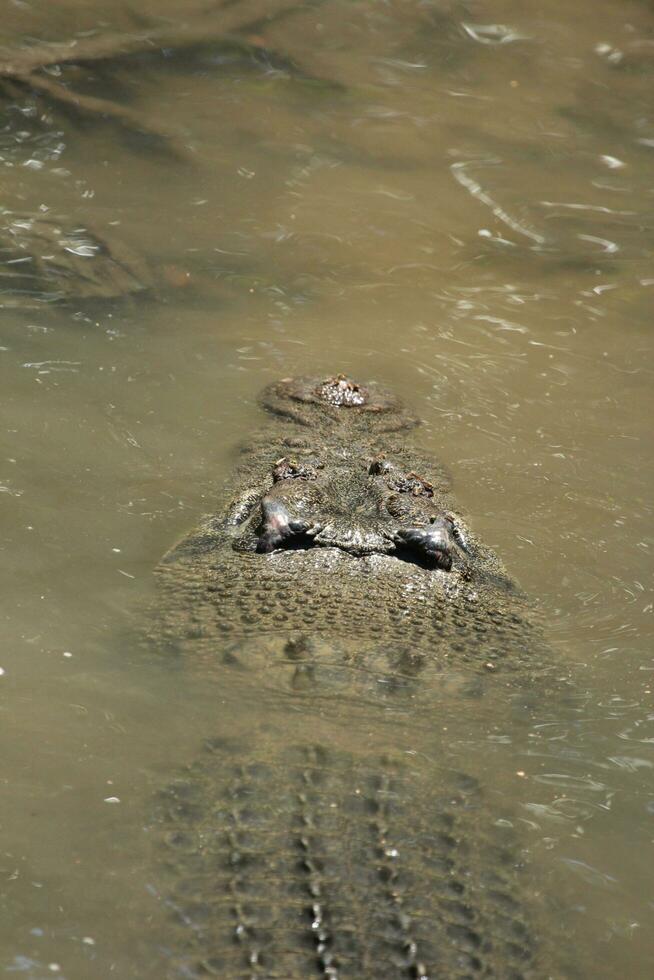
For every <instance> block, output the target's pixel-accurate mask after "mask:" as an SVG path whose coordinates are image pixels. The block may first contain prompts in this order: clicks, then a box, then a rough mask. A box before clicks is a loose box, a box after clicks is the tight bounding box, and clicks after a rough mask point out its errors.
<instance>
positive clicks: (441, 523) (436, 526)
mask: <svg viewBox="0 0 654 980" xmlns="http://www.w3.org/2000/svg"><path fill="white" fill-rule="evenodd" d="M394 541H395V545H396V548H397V557H398V558H403V559H404V560H405V561H413V562H416V563H417V564H424V565H425V566H426V567H427V568H440V569H442V570H443V571H446V572H449V571H450V569H451V568H452V551H453V544H454V540H453V536H452V527H451V524H450V522H449V521H448V520H447V519H446V518H443V517H439V518H435V519H434V520H433V521H432V522H431V523H430V524H429V525H428V526H427V527H405V528H400V530H399V531H397V532H396V533H395V535H394Z"/></svg>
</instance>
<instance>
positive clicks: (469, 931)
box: [152, 375, 570, 980]
mask: <svg viewBox="0 0 654 980" xmlns="http://www.w3.org/2000/svg"><path fill="white" fill-rule="evenodd" d="M261 401H262V404H263V407H264V408H265V410H266V411H267V413H268V422H267V423H266V425H264V427H263V428H262V430H261V432H260V433H259V434H258V435H257V436H255V438H254V439H253V440H252V441H251V442H250V443H249V444H248V445H245V446H243V447H242V450H241V454H240V459H239V461H238V463H237V465H236V467H235V470H234V476H233V478H232V481H231V482H230V483H229V485H228V486H227V488H226V490H225V493H224V503H223V505H222V506H221V507H220V508H219V509H218V512H217V513H216V514H212V515H210V516H208V517H207V518H205V519H204V520H203V521H202V522H201V523H200V525H199V527H198V528H197V529H196V530H195V531H193V532H192V533H191V534H190V535H189V536H187V537H186V538H185V539H183V540H182V541H181V542H180V543H179V544H178V545H177V546H175V547H174V548H173V549H172V551H171V552H170V553H169V554H168V555H166V556H165V558H164V559H163V560H162V562H161V564H160V565H159V567H158V569H157V579H158V597H157V616H156V625H155V626H153V627H152V638H153V639H154V641H155V642H156V644H157V647H158V648H160V649H162V650H166V651H167V652H168V654H169V655H170V656H174V657H177V658H179V660H178V662H179V663H180V664H181V665H182V666H183V668H184V669H185V670H187V669H188V670H191V671H193V672H194V673H195V674H196V675H197V676H198V677H200V678H202V679H203V680H206V681H207V683H208V684H214V685H215V690H216V692H217V694H218V695H220V698H221V702H220V703H221V704H222V705H225V704H227V703H228V702H229V701H230V699H231V701H232V703H233V704H235V705H236V709H235V711H234V712H233V717H232V719H231V720H227V716H225V719H224V720H223V726H222V730H221V731H220V734H219V735H216V736H215V737H212V738H209V739H207V740H206V742H205V745H204V748H203V751H202V752H201V754H200V756H199V757H198V758H197V759H196V760H195V761H194V762H193V763H191V764H190V765H189V766H188V767H187V768H186V769H185V770H183V771H182V772H180V773H178V775H177V777H176V778H175V780H174V781H173V782H172V783H171V784H170V785H168V786H166V787H165V788H164V789H163V790H162V791H161V792H160V794H159V797H158V803H157V809H156V817H155V819H154V820H153V824H152V830H153V838H154V839H155V841H156V842H157V843H156V846H157V849H158V853H159V854H160V856H161V857H162V862H163V864H162V866H163V867H164V868H166V869H167V871H166V876H167V878H166V880H167V881H168V882H172V883H173V884H171V885H168V886H166V887H167V888H168V891H165V890H164V891H162V892H161V894H166V895H167V897H166V899H165V904H166V905H167V907H169V908H170V909H171V910H172V912H173V917H174V919H175V921H176V923H177V928H176V929H175V930H174V932H173V933H172V935H173V936H174V937H175V938H174V940H172V941H171V943H170V945H169V946H168V947H167V955H168V956H169V960H170V976H171V977H201V976H219V977H222V978H236V977H239V978H240V977H243V978H246V977H247V978H250V977H266V978H286V980H291V978H297V980H300V978H302V980H309V978H312V977H330V978H343V980H345V978H353V980H354V978H356V980H373V978H375V980H377V978H382V977H388V978H395V977H397V978H400V977H413V978H422V980H428V978H431V980H433V978H435V977H446V978H458V977H475V976H484V977H489V976H495V977H503V978H507V977H515V978H518V977H524V978H527V977H531V978H536V977H554V976H559V975H560V974H559V973H557V972H556V969H555V968H554V966H553V960H552V958H551V950H550V952H546V948H549V944H548V943H545V942H544V941H543V939H542V937H541V936H540V935H538V930H534V928H533V926H532V925H531V924H530V923H531V922H532V921H533V915H532V916H531V918H530V912H529V908H530V907H532V908H536V907H537V906H538V908H539V909H540V908H541V907H540V905H539V902H540V898H537V895H536V893H537V891H538V889H536V888H534V887H532V886H530V883H529V880H528V879H529V875H528V872H527V870H526V865H525V860H524V851H523V849H521V844H520V841H519V839H518V838H517V837H515V820H513V819H511V818H510V816H509V817H505V816H503V815H502V812H501V811H500V810H499V809H498V808H497V806H496V805H495V803H492V802H491V797H492V795H493V794H492V793H490V794H489V788H488V787H485V786H484V781H483V765H481V766H479V767H478V768H479V769H480V772H472V771H471V767H470V766H468V768H467V769H466V765H467V762H468V760H467V759H466V760H465V765H463V766H462V765H461V764H460V763H461V759H459V758H458V755H457V754H456V752H453V750H452V744H453V743H454V742H455V741H456V737H455V731H456V726H457V725H459V729H458V732H459V734H460V733H461V732H462V731H465V730H466V729H467V728H468V726H470V725H471V724H473V719H475V718H476V717H478V716H479V715H480V713H481V714H483V712H484V711H487V712H488V711H490V712H493V711H496V710H497V708H498V705H499V706H500V707H501V708H502V709H503V710H504V709H506V708H507V705H511V703H512V698H513V695H514V694H515V693H516V692H518V693H517V699H518V701H521V702H522V701H523V700H524V698H523V694H524V692H525V691H527V690H529V689H531V688H532V687H534V686H535V684H536V682H537V685H538V692H539V694H538V696H539V697H542V696H543V693H544V692H545V691H546V690H547V689H548V684H549V683H550V682H549V680H548V678H549V676H550V675H549V670H550V668H549V666H548V664H549V663H550V661H551V658H550V656H549V654H548V649H547V645H546V643H545V640H544V639H543V631H542V628H541V625H540V622H539V619H538V617H537V615H536V613H535V612H534V609H533V606H532V604H531V603H530V602H529V600H528V599H527V598H526V597H525V596H524V595H523V593H522V592H521V591H520V590H519V588H518V587H517V586H516V585H515V584H514V583H513V581H512V580H511V579H510V577H509V575H508V574H507V572H506V569H505V568H504V566H503V564H502V563H501V561H500V559H499V558H498V557H497V555H495V553H494V552H493V551H492V550H491V549H490V548H488V547H487V546H486V545H485V544H483V543H482V541H480V540H479V538H478V537H477V536H476V535H475V534H474V532H473V531H472V530H471V529H470V527H469V526H468V523H467V520H466V519H465V517H464V516H463V514H462V513H461V511H460V510H459V508H458V507H457V506H456V504H455V501H454V499H453V497H452V491H451V481H450V478H449V475H448V473H447V471H446V469H445V468H444V467H443V466H442V465H441V464H440V463H438V462H436V461H434V460H433V459H431V458H430V457H429V456H427V455H423V454H422V453H421V452H420V450H419V449H418V448H417V447H416V446H415V445H411V444H409V443H408V441H407V440H408V438H409V437H410V435H411V430H413V429H414V428H415V427H416V426H417V425H418V424H419V423H418V420H417V419H416V418H415V417H414V416H413V415H412V414H411V413H410V412H409V411H408V410H407V409H406V408H405V407H404V406H403V405H402V404H401V402H400V401H399V400H398V399H397V398H396V397H395V396H394V395H393V394H392V393H390V392H388V391H386V390H385V389H383V388H382V387H380V386H378V385H377V384H375V383H372V382H371V383H369V384H365V385H364V384H359V383H357V382H355V381H353V380H351V379H350V378H348V377H345V376H344V375H335V376H333V377H328V378H285V379H283V380H281V381H278V382H276V383H273V384H271V385H270V386H269V387H268V388H266V389H265V390H264V392H263V395H262V398H261ZM521 692H522V693H521ZM443 721H445V722H447V724H442V722H443ZM371 726H372V727H371ZM443 729H445V732H443ZM472 768H474V767H472ZM498 795H499V794H498ZM541 913H542V909H541V911H537V912H536V916H540V915H541ZM566 975H570V974H566Z"/></svg>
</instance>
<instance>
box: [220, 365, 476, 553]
mask: <svg viewBox="0 0 654 980" xmlns="http://www.w3.org/2000/svg"><path fill="white" fill-rule="evenodd" d="M263 401H264V405H265V406H266V408H267V409H268V410H269V411H270V412H272V413H273V414H276V415H282V416H283V417H285V418H287V419H289V418H290V419H292V420H293V421H295V422H299V423H300V425H303V426H305V427H308V428H311V429H312V430H313V433H314V434H313V436H312V438H311V439H308V440H307V439H302V438H300V439H294V440H288V442H290V446H289V448H290V449H291V450H292V451H291V452H289V453H287V454H286V455H284V456H282V457H281V458H278V459H276V460H274V462H273V463H272V465H271V468H270V472H269V474H268V478H267V480H266V481H265V485H264V488H263V490H262V492H261V494H260V496H259V498H258V499H257V500H254V501H251V507H250V510H249V519H248V520H247V522H246V525H245V527H244V528H243V533H242V534H239V535H236V537H235V540H234V547H235V548H236V550H239V551H255V552H257V553H259V554H269V553H271V552H275V551H280V550H284V551H308V550H309V549H313V548H322V549H326V548H330V549H337V550H338V551H340V552H344V553H346V554H347V555H350V556H352V557H355V558H362V557H365V556H369V555H387V556H391V557H393V558H397V559H399V560H402V561H406V562H412V563H414V564H416V565H419V566H421V567H423V568H425V569H432V570H440V571H450V570H451V569H452V568H453V567H459V568H460V569H462V568H463V567H464V566H465V565H466V562H467V558H468V548H467V544H466V533H465V531H464V529H463V527H462V523H461V521H460V520H459V519H458V518H457V517H455V515H454V514H453V513H452V512H451V509H450V508H449V507H448V498H447V492H446V491H445V490H444V489H443V487H442V485H435V483H434V482H432V481H431V480H430V479H429V478H428V477H427V476H425V475H424V474H421V473H418V472H416V470H415V469H414V468H413V467H411V466H410V465H408V461H407V457H406V451H405V450H404V447H403V446H402V445H399V446H393V445H391V443H390V442H389V435H390V434H392V433H398V432H401V431H403V430H405V429H408V428H411V427H412V426H414V425H416V424H418V423H417V420H416V419H414V418H412V417H411V416H410V415H408V414H407V413H406V411H405V410H404V409H403V407H402V406H401V404H400V403H399V401H398V400H397V399H396V398H395V397H394V396H393V395H391V394H390V393H387V392H385V391H383V390H380V389H379V388H377V387H376V386H375V385H372V384H371V385H362V384H358V383H357V382H355V381H352V380H351V379H350V378H347V377H346V376H345V375H336V376H333V377H329V378H323V379H321V378H299V379H290V378H287V379H284V380H283V381H281V382H277V383H276V384H274V385H271V386H270V387H269V388H268V389H267V390H266V391H265V392H264V396H263ZM382 449H383V451H382ZM439 482H440V481H439Z"/></svg>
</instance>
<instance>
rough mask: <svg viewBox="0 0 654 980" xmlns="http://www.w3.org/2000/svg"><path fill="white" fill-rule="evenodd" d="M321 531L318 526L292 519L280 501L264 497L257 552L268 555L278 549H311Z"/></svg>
mask: <svg viewBox="0 0 654 980" xmlns="http://www.w3.org/2000/svg"><path fill="white" fill-rule="evenodd" d="M319 530H320V526H319V525H317V524H313V525H312V524H310V523H309V521H303V520H298V519H296V518H293V517H291V515H290V514H289V512H288V511H287V509H286V508H285V507H284V505H283V504H281V503H280V502H279V501H278V500H275V499H273V498H272V497H264V498H263V500H262V501H261V526H260V530H259V535H258V537H259V540H258V542H257V551H258V552H262V553H264V554H268V553H269V552H271V551H275V550H276V549H278V548H311V547H313V537H314V535H316V534H317V533H318V531H319Z"/></svg>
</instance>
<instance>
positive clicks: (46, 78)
mask: <svg viewBox="0 0 654 980" xmlns="http://www.w3.org/2000/svg"><path fill="white" fill-rule="evenodd" d="M297 9H298V4H297V0H241V2H239V3H234V4H230V5H229V6H226V7H221V8H219V9H217V10H215V11H213V12H211V13H208V14H207V13H202V14H198V15H197V16H195V17H193V18H192V19H188V20H185V21H182V22H181V23H177V24H167V25H164V26H161V27H157V28H153V29H152V30H150V31H145V32H142V33H124V34H123V33H111V34H99V35H96V36H94V37H80V38H74V39H72V40H71V41H66V42H58V43H52V42H43V43H42V44H34V45H30V46H29V47H23V48H18V49H16V50H14V49H11V48H8V47H6V46H4V47H0V83H4V85H5V87H6V88H7V89H8V90H9V91H15V90H16V88H17V87H23V88H25V87H26V88H29V89H32V90H33V91H35V92H37V93H39V94H41V95H43V96H45V97H46V98H49V99H51V100H53V101H55V102H59V103H62V104H65V105H67V106H69V107H71V108H73V109H75V110H76V111H78V112H83V113H85V114H87V115H95V116H100V117H106V118H109V119H113V120H114V121H115V122H117V123H119V124H120V125H122V126H125V127H127V128H128V129H132V130H134V129H135V130H137V131H140V132H143V133H146V134H147V135H150V136H154V137H156V138H157V139H159V140H161V141H162V142H164V143H165V144H166V145H167V146H168V148H169V149H171V150H173V151H174V152H175V153H176V154H177V155H182V156H187V155H188V154H187V151H186V150H185V148H184V147H183V146H182V144H181V143H180V141H179V139H178V138H177V137H176V136H175V134H174V133H172V132H169V131H167V130H166V129H165V128H164V127H162V126H160V125H159V124H158V123H155V122H152V121H150V120H148V119H146V118H145V117H144V116H143V115H141V114H140V113H138V112H135V111H134V110H132V109H130V108H128V107H126V106H123V105H121V104H120V103H117V102H114V101H112V100H109V99H102V98H97V97H95V96H91V95H82V94H79V93H77V92H75V91H74V90H73V89H71V88H68V87H67V86H66V85H64V84H63V82H59V81H57V80H55V79H54V78H52V76H51V75H48V74H46V73H44V72H47V69H49V68H53V67H54V66H56V65H66V64H83V63H94V62H99V61H109V60H116V59H120V58H125V57H128V56H130V55H138V54H148V53H152V52H155V51H157V50H162V49H165V48H170V49H182V48H189V47H196V46H198V45H201V44H211V43H216V42H226V41H227V42H230V41H231V42H236V43H238V44H239V45H241V46H243V45H249V47H250V49H251V50H252V51H258V50H261V48H260V46H259V45H258V44H257V43H256V42H252V43H249V42H248V41H247V40H245V38H243V37H241V36H238V35H239V34H240V32H246V31H248V30H250V31H251V30H252V29H253V28H254V27H255V26H256V25H259V24H262V23H264V22H265V23H269V22H270V21H272V20H274V19H277V18H279V17H281V16H283V15H285V14H289V13H292V12H293V11H294V10H297ZM286 60H287V63H289V64H293V62H291V61H290V60H289V59H286ZM300 70H301V69H300ZM307 77H311V75H310V73H308V74H307Z"/></svg>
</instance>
